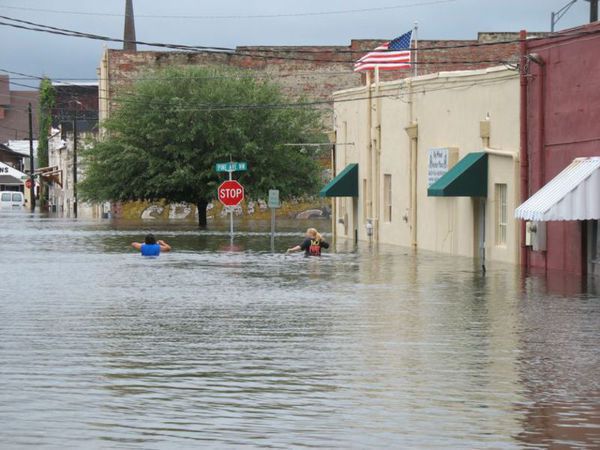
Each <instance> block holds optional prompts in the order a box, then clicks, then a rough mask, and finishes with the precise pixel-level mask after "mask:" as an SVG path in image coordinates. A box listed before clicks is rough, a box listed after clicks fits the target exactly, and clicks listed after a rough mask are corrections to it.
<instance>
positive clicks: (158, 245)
mask: <svg viewBox="0 0 600 450" xmlns="http://www.w3.org/2000/svg"><path fill="white" fill-rule="evenodd" d="M131 246H132V247H133V248H135V249H136V250H140V251H141V252H142V256H158V255H160V252H170V251H171V246H170V245H169V244H167V243H166V242H165V241H161V240H158V241H157V240H156V239H155V238H154V235H153V234H152V233H149V234H147V235H146V237H145V238H144V243H143V244H141V243H139V242H132V243H131Z"/></svg>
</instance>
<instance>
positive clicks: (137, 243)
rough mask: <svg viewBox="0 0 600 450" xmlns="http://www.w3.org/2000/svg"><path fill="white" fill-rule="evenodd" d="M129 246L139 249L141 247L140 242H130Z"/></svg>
mask: <svg viewBox="0 0 600 450" xmlns="http://www.w3.org/2000/svg"><path fill="white" fill-rule="evenodd" d="M131 246H132V247H133V248H135V249H136V250H141V249H142V244H140V243H139V242H132V243H131Z"/></svg>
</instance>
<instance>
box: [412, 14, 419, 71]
mask: <svg viewBox="0 0 600 450" xmlns="http://www.w3.org/2000/svg"><path fill="white" fill-rule="evenodd" d="M413 34H414V36H415V39H414V40H415V45H414V52H413V53H414V55H413V73H414V76H415V77H416V76H418V75H419V65H418V62H419V22H417V21H415V28H414V32H413Z"/></svg>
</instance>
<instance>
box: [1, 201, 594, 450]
mask: <svg viewBox="0 0 600 450" xmlns="http://www.w3.org/2000/svg"><path fill="white" fill-rule="evenodd" d="M297 226H298V225H297V224H296V227H297ZM299 226H301V227H302V228H304V227H305V226H306V225H305V224H304V223H301V224H300V225H299ZM316 226H318V227H322V228H327V227H328V223H327V222H326V221H319V222H317V223H316ZM151 227H152V228H151ZM214 228H216V229H219V230H226V224H225V225H223V227H218V226H217V227H214ZM243 229H244V231H242V232H240V235H239V236H238V237H236V240H235V247H234V248H233V249H232V248H231V247H230V242H229V236H228V234H227V233H225V232H221V231H208V232H200V231H197V230H196V229H194V227H193V225H185V226H183V225H173V224H158V225H157V224H153V223H152V222H150V223H148V222H146V223H110V222H107V221H105V222H84V221H79V222H75V221H69V220H61V219H47V218H43V217H39V216H30V215H29V214H11V213H3V212H0V233H1V239H0V272H1V274H2V276H1V280H2V283H1V285H0V298H1V300H0V362H1V365H0V384H1V385H2V390H1V391H0V404H1V408H0V442H2V448H6V449H13V448H23V447H27V446H33V447H35V448H115V449H123V448H145V449H159V448H160V449H164V448H198V447H200V446H206V447H209V448H211V447H223V448H238V447H249V448H252V447H272V448H290V447H317V448H366V447H376V448H478V449H481V448H490V449H492V448H493V449H499V448H523V447H531V448H544V447H547V448H599V447H600V376H599V371H600V348H599V346H598V343H599V342H600V299H599V298H598V291H596V290H595V289H594V287H593V286H583V285H582V282H581V280H579V279H577V278H569V277H567V276H559V277H549V278H545V277H542V276H532V277H529V278H524V279H523V278H521V277H520V276H519V273H518V270H517V269H516V268H515V267H514V266H511V265H502V264H493V265H491V266H490V267H489V270H488V272H487V273H486V274H485V275H484V274H482V273H481V271H480V270H479V269H478V267H477V265H476V264H475V263H474V262H473V261H472V260H470V259H466V258H457V257H449V256H443V255H438V254H433V253H426V252H419V253H418V254H416V255H415V254H413V253H412V251H411V250H409V249H405V248H401V247H383V248H379V249H372V248H369V246H368V245H363V246H360V247H359V248H358V250H355V249H352V248H344V247H340V248H339V252H338V253H335V254H333V253H331V252H330V253H329V254H327V255H326V256H324V257H323V258H321V259H316V258H315V259H305V258H303V257H302V256H301V255H290V256H285V255H283V251H284V250H285V249H286V248H287V247H290V246H292V245H295V244H297V243H298V242H299V240H300V239H301V236H302V235H301V232H302V231H303V230H302V229H300V230H298V229H297V228H294V224H284V225H282V229H283V230H284V232H282V233H280V234H279V235H278V236H277V239H276V253H271V251H270V241H269V234H268V226H267V225H266V224H259V223H255V224H249V225H246V226H244V227H243ZM148 230H152V231H153V232H154V233H155V234H156V236H157V238H159V239H165V240H166V241H167V242H169V243H170V244H171V245H172V246H173V248H174V251H173V252H172V253H170V254H164V255H162V256H161V257H160V258H158V259H144V258H142V257H140V256H139V255H137V254H136V253H135V252H134V251H133V250H132V249H130V248H129V247H128V245H129V243H130V242H131V241H133V240H141V239H143V235H144V234H145V232H146V231H148Z"/></svg>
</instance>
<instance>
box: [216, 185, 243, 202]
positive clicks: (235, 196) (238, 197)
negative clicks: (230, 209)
mask: <svg viewBox="0 0 600 450" xmlns="http://www.w3.org/2000/svg"><path fill="white" fill-rule="evenodd" d="M217 195H218V197H219V201H220V202H221V203H223V205H225V206H237V205H239V204H240V203H242V201H243V200H244V186H242V185H241V184H240V183H238V182H237V181H235V180H228V181H224V182H223V183H221V185H220V186H219V189H217Z"/></svg>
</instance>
